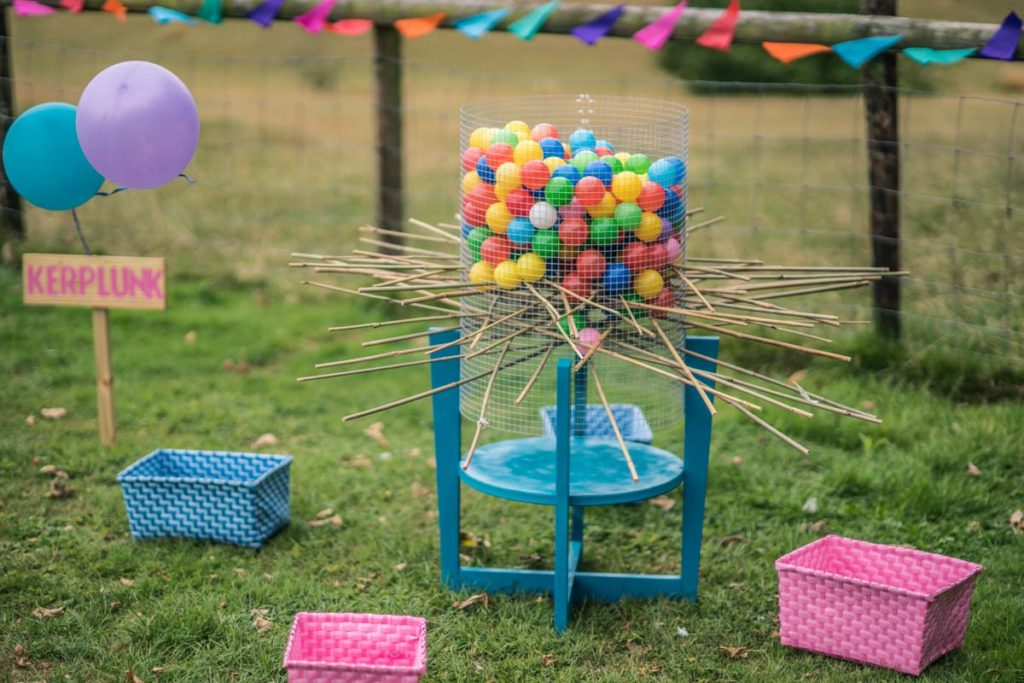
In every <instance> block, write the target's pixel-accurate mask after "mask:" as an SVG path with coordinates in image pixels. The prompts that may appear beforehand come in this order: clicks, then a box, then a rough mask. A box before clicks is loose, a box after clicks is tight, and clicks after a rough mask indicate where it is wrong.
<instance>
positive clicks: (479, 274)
mask: <svg viewBox="0 0 1024 683" xmlns="http://www.w3.org/2000/svg"><path fill="white" fill-rule="evenodd" d="M469 281H470V282H472V283H473V284H474V285H482V284H490V283H492V282H494V266H492V265H491V264H490V263H488V262H487V261H478V262H477V263H474V264H473V267H472V268H470V269H469Z"/></svg>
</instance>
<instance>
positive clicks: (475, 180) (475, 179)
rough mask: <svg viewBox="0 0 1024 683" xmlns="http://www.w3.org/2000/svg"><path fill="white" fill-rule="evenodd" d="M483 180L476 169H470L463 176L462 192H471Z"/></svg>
mask: <svg viewBox="0 0 1024 683" xmlns="http://www.w3.org/2000/svg"><path fill="white" fill-rule="evenodd" d="M481 182H482V181H481V180H480V176H479V175H477V173H476V171H470V172H469V173H467V174H466V175H464V176H462V192H463V194H469V191H470V190H472V189H473V188H474V187H476V186H477V185H479V184H480V183H481Z"/></svg>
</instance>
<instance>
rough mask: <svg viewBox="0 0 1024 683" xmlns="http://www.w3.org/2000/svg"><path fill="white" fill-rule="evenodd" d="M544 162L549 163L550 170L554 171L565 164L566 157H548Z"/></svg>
mask: <svg viewBox="0 0 1024 683" xmlns="http://www.w3.org/2000/svg"><path fill="white" fill-rule="evenodd" d="M544 163H545V164H547V167H548V170H549V171H551V172H552V173H554V172H555V169H556V168H558V167H559V166H565V159H559V158H558V157H548V158H547V159H545V160H544Z"/></svg>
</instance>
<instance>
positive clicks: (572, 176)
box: [551, 164, 583, 185]
mask: <svg viewBox="0 0 1024 683" xmlns="http://www.w3.org/2000/svg"><path fill="white" fill-rule="evenodd" d="M551 177H552V178H566V179H568V180H569V182H571V183H572V184H573V185H575V184H576V183H578V182H579V181H580V178H582V177H583V176H582V175H581V174H580V172H579V169H577V168H576V167H575V166H573V165H571V164H565V165H564V166H559V167H558V168H556V169H555V172H554V173H552V174H551Z"/></svg>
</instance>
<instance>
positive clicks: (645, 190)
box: [636, 180, 665, 211]
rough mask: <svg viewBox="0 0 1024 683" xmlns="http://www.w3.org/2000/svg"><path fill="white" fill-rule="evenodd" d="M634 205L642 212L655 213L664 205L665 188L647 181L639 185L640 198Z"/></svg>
mask: <svg viewBox="0 0 1024 683" xmlns="http://www.w3.org/2000/svg"><path fill="white" fill-rule="evenodd" d="M636 203H637V204H638V205H639V206H640V208H641V209H643V210H644V211H657V210H658V209H660V208H661V206H662V204H664V203H665V188H664V187H662V186H661V185H659V184H658V183H655V182H653V181H650V180H648V181H647V182H645V183H643V184H642V185H640V196H639V197H637V198H636Z"/></svg>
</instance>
